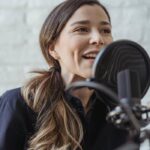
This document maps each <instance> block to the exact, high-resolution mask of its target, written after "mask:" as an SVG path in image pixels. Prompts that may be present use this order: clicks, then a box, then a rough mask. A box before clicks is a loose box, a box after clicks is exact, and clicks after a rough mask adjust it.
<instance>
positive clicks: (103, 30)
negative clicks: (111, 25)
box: [100, 29, 111, 34]
mask: <svg viewBox="0 0 150 150" xmlns="http://www.w3.org/2000/svg"><path fill="white" fill-rule="evenodd" d="M100 32H101V33H103V34H110V33H111V30H110V29H102V30H101V31H100Z"/></svg>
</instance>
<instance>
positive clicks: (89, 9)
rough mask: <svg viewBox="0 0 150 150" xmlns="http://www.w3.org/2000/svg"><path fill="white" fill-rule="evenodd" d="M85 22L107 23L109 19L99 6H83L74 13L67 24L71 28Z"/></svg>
mask: <svg viewBox="0 0 150 150" xmlns="http://www.w3.org/2000/svg"><path fill="white" fill-rule="evenodd" d="M86 21H94V22H100V21H105V22H108V23H109V18H108V16H107V14H106V12H105V11H104V10H103V8H102V7H101V6H99V5H96V4H95V5H83V6H81V7H80V8H78V9H77V10H76V11H75V12H74V14H73V15H72V16H71V18H70V19H69V20H68V22H67V24H68V25H71V26H72V25H75V24H76V23H78V22H86Z"/></svg>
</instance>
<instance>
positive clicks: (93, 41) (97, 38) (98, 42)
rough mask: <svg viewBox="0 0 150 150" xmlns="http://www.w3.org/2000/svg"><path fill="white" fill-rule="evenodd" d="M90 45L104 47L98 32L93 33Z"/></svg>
mask: <svg viewBox="0 0 150 150" xmlns="http://www.w3.org/2000/svg"><path fill="white" fill-rule="evenodd" d="M90 44H92V45H98V46H99V45H104V39H103V36H102V35H101V33H100V32H99V31H93V32H92V33H91V37H90Z"/></svg>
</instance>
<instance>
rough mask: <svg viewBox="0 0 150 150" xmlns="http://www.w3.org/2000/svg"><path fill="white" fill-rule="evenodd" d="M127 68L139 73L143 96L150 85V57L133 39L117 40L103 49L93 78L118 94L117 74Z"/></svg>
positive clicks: (95, 66) (97, 59) (98, 57)
mask: <svg viewBox="0 0 150 150" xmlns="http://www.w3.org/2000/svg"><path fill="white" fill-rule="evenodd" d="M126 69H128V70H131V71H134V72H136V73H137V74H138V76H139V80H140V86H141V87H140V89H141V97H140V98H143V97H144V95H145V93H146V92H147V90H148V88H149V86H150V59H149V56H148V54H147V53H146V51H145V50H144V48H143V47H141V46H140V45H139V44H137V43H135V42H133V41H130V40H119V41H115V42H113V43H111V44H110V45H108V46H107V47H105V48H104V49H103V50H101V52H100V53H99V54H98V56H97V57H96V60H95V62H94V64H93V78H94V80H95V81H96V82H98V83H100V84H103V85H106V86H107V87H108V88H110V89H111V90H112V91H114V92H115V93H116V94H117V93H118V92H117V74H118V73H119V72H120V71H123V70H126ZM135 88H136V87H135ZM105 96H106V95H105Z"/></svg>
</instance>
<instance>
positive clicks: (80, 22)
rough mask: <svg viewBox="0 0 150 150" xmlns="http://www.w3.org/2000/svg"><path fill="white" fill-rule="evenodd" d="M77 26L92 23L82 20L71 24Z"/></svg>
mask: <svg viewBox="0 0 150 150" xmlns="http://www.w3.org/2000/svg"><path fill="white" fill-rule="evenodd" d="M76 24H83V25H84V24H90V21H89V20H81V21H76V22H74V23H72V24H71V26H74V25H76Z"/></svg>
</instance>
